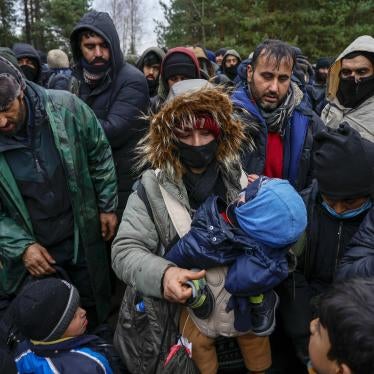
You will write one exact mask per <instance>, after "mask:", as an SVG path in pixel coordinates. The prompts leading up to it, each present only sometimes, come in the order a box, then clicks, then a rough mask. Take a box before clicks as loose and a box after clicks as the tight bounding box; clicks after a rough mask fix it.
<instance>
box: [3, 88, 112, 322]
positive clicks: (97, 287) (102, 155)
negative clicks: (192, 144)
mask: <svg viewBox="0 0 374 374" xmlns="http://www.w3.org/2000/svg"><path fill="white" fill-rule="evenodd" d="M26 96H27V97H28V99H29V102H30V104H31V105H32V106H33V108H34V110H37V111H40V112H41V113H44V115H43V116H35V118H37V117H38V118H40V117H41V118H43V120H47V121H48V123H49V125H50V126H51V130H52V133H53V138H54V142H55V144H56V148H57V150H58V152H59V154H60V157H61V160H62V164H63V168H64V171H65V175H66V180H67V184H68V190H69V194H70V199H71V203H72V208H73V215H74V255H75V259H76V258H77V255H78V249H79V250H84V253H85V257H86V260H87V264H88V270H89V273H90V276H91V284H92V288H93V291H94V295H95V299H96V305H97V312H98V316H99V319H103V318H105V317H106V315H107V313H108V310H109V297H110V283H109V269H108V260H107V253H106V248H105V244H104V242H103V240H102V237H101V226H100V220H99V212H114V211H115V209H116V207H117V181H116V174H115V169H114V163H113V159H112V154H111V148H110V146H109V143H108V141H107V139H106V137H105V135H104V131H103V130H102V128H101V126H100V123H99V122H98V120H97V119H96V117H95V115H94V114H93V112H92V111H91V109H90V108H89V107H88V106H87V105H85V104H84V103H83V102H82V101H81V100H80V99H78V98H77V97H76V96H74V95H72V94H70V93H68V92H64V91H52V90H48V91H47V90H45V89H43V88H41V87H39V86H37V85H35V84H31V83H28V84H27V89H26ZM35 242H37V241H36V239H35V237H34V234H33V228H32V223H31V220H30V216H29V213H28V211H27V208H26V206H25V203H24V201H23V198H22V196H21V194H20V191H19V189H18V187H17V183H16V181H15V179H14V177H13V174H12V172H11V170H10V168H9V166H8V164H7V161H6V159H5V157H4V155H3V154H0V261H1V264H0V265H1V268H0V294H3V295H4V294H5V295H7V294H12V293H15V292H17V289H18V287H19V285H20V284H21V282H22V281H23V279H24V277H25V275H26V268H25V267H24V265H23V262H22V255H23V253H24V251H25V249H26V248H27V247H28V246H29V245H30V244H33V243H35Z"/></svg>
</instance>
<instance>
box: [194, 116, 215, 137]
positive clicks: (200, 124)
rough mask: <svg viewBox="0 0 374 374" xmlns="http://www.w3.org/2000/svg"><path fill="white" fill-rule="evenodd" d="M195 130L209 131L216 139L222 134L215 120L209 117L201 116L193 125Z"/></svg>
mask: <svg viewBox="0 0 374 374" xmlns="http://www.w3.org/2000/svg"><path fill="white" fill-rule="evenodd" d="M193 128H194V129H205V130H209V131H210V132H211V133H212V134H213V135H214V137H215V138H216V139H217V138H218V137H219V135H220V133H221V128H220V127H219V125H218V124H217V122H216V121H215V120H214V118H213V117H212V116H209V115H200V116H199V117H198V118H196V121H195V122H194V124H193Z"/></svg>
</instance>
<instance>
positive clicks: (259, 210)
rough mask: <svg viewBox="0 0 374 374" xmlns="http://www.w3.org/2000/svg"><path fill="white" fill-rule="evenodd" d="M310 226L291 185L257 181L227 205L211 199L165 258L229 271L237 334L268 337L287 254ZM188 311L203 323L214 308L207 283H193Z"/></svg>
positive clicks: (227, 282) (189, 265)
mask: <svg viewBox="0 0 374 374" xmlns="http://www.w3.org/2000/svg"><path fill="white" fill-rule="evenodd" d="M306 224H307V214H306V209H305V205H304V202H303V200H302V198H301V197H300V195H299V194H298V193H297V192H296V190H295V189H294V188H293V187H292V186H291V185H290V183H289V182H288V181H287V180H282V179H276V178H273V179H272V178H267V177H263V176H262V177H259V178H258V179H257V180H255V181H254V182H252V183H251V184H249V185H248V187H247V188H246V189H244V190H243V191H242V192H241V193H240V195H239V197H238V199H237V200H235V201H234V202H232V203H231V204H229V205H228V206H226V205H225V204H224V202H223V201H222V200H220V199H219V198H218V197H216V196H211V197H210V198H208V199H207V200H206V202H205V203H203V204H202V205H201V206H200V208H199V209H198V210H197V212H196V213H195V215H194V217H193V220H192V224H191V230H190V231H189V232H188V233H187V234H186V235H185V236H183V237H182V238H181V239H180V240H179V241H178V243H177V244H176V245H175V246H173V248H171V249H170V251H169V252H168V253H167V254H166V256H165V257H166V258H167V259H168V260H170V261H172V262H174V263H175V264H176V265H177V266H179V267H183V268H187V269H188V268H199V269H210V268H214V267H217V266H228V271H227V275H226V278H225V283H224V287H225V289H226V290H227V291H228V292H229V293H230V294H231V295H232V297H231V299H230V302H229V305H228V310H231V309H234V314H235V322H234V326H235V329H236V330H238V331H240V332H245V331H249V330H251V331H252V333H254V334H256V335H259V336H266V335H270V334H271V332H272V331H273V330H274V327H275V308H276V306H277V304H278V296H277V295H276V293H275V292H274V291H273V288H274V287H275V286H277V285H278V284H279V283H280V282H281V281H282V280H284V279H285V278H286V277H287V275H288V270H289V269H288V262H287V258H286V257H287V254H288V252H289V249H290V247H291V245H292V244H294V243H295V242H296V241H297V240H298V238H299V237H300V235H301V234H302V233H303V231H304V230H305V228H306ZM190 286H192V287H193V291H194V292H193V295H194V296H195V297H194V298H192V299H191V300H190V302H189V307H190V308H191V309H192V311H193V312H194V314H195V315H196V316H197V317H198V318H200V319H207V318H209V316H210V315H211V312H212V310H213V308H214V303H215V300H214V297H213V295H212V293H211V292H210V290H209V286H208V285H207V284H206V281H205V280H204V278H203V280H200V281H194V282H193V283H191V284H190Z"/></svg>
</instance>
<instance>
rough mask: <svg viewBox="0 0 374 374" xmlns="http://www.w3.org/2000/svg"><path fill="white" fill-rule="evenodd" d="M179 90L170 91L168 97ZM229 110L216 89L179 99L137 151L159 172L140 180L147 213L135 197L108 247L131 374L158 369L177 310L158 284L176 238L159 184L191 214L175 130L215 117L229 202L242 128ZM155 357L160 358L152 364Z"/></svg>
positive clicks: (121, 346)
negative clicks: (120, 294) (120, 289)
mask: <svg viewBox="0 0 374 374" xmlns="http://www.w3.org/2000/svg"><path fill="white" fill-rule="evenodd" d="M196 81H197V80H195V79H194V80H189V81H184V82H180V83H184V84H189V83H191V82H192V83H191V84H192V85H193V84H195V83H196ZM185 82H186V83H185ZM206 84H208V83H206ZM177 86H178V84H175V85H174V86H173V87H172V92H174V91H175V90H176V87H177ZM232 110H233V108H232V103H231V101H230V99H229V97H228V96H227V95H226V94H224V93H223V92H222V91H220V90H218V89H215V88H203V89H198V90H191V91H188V92H185V93H180V94H179V95H178V96H176V97H174V99H173V100H170V101H167V102H166V103H165V104H164V106H163V107H162V109H161V111H160V112H158V113H157V114H155V115H153V116H152V117H151V119H150V131H149V133H148V134H147V136H146V137H145V139H144V140H143V142H142V145H141V148H140V153H141V155H142V162H143V164H146V165H149V166H150V167H151V168H152V169H160V172H159V173H158V174H157V176H156V174H155V172H154V170H147V171H146V172H144V173H143V175H142V178H141V183H142V185H143V186H144V190H145V193H146V196H147V199H148V203H149V207H150V209H151V214H150V213H149V212H148V210H147V207H146V205H145V202H144V200H142V198H140V197H139V195H138V193H137V192H134V193H133V194H132V195H131V196H130V198H129V201H128V204H127V206H126V209H125V212H124V214H123V217H122V221H121V224H120V227H119V230H118V233H117V236H116V238H115V239H114V241H113V246H112V266H113V269H114V271H115V273H116V274H117V276H118V277H119V279H121V280H122V281H124V282H125V283H126V284H127V288H126V291H125V296H124V299H123V302H122V306H121V312H120V316H119V322H118V325H117V329H116V334H115V339H114V341H115V346H116V348H117V350H118V351H119V353H120V355H121V356H122V358H123V360H124V362H125V363H126V365H127V366H128V369H129V370H130V372H133V373H153V372H155V369H156V368H161V364H162V362H163V360H164V358H165V355H166V354H167V352H168V350H169V347H170V346H171V344H174V342H175V340H174V339H175V336H176V326H177V325H178V319H179V306H178V305H177V304H170V303H167V302H165V301H164V300H163V299H162V297H163V293H162V290H161V285H162V278H163V274H164V273H165V271H166V269H167V268H168V267H170V266H174V264H173V263H172V262H170V261H168V260H166V259H165V258H163V256H164V254H165V248H168V246H170V244H171V242H172V241H173V239H175V237H176V230H175V228H174V226H173V223H172V222H171V219H170V217H169V215H168V212H167V209H166V206H165V203H164V200H163V197H162V195H161V190H160V185H161V186H162V187H163V188H165V189H166V190H167V192H168V193H169V194H170V195H172V196H173V198H175V199H177V200H178V201H179V202H180V203H181V204H182V205H183V206H184V207H185V208H186V209H187V210H188V211H189V212H191V208H190V203H189V200H188V194H187V190H186V187H185V185H184V184H183V179H182V174H183V166H182V164H181V162H180V160H179V157H178V156H177V153H176V142H177V138H176V136H175V134H174V131H173V130H174V128H175V126H176V124H179V123H181V122H185V121H186V122H187V123H191V121H193V119H194V117H195V114H196V113H198V112H204V113H210V114H212V115H213V116H214V118H215V119H216V122H217V123H218V124H219V125H220V126H221V138H220V139H219V144H218V149H217V154H216V160H217V163H218V167H219V170H220V173H221V175H222V180H223V183H224V185H225V189H226V193H227V201H231V200H233V199H234V198H235V197H236V195H237V193H238V192H239V191H240V182H239V181H240V175H241V170H240V165H239V150H240V146H241V142H242V141H243V140H244V134H243V129H242V125H241V123H240V122H239V121H237V120H235V119H234V118H233V117H232ZM139 300H143V301H144V304H145V310H146V315H144V314H141V313H137V312H136V311H135V304H136V303H137V302H139ZM172 320H174V323H172ZM163 336H164V339H163ZM160 352H161V358H160V359H158V355H159V353H160Z"/></svg>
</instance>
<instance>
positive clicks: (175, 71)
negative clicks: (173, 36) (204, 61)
mask: <svg viewBox="0 0 374 374" xmlns="http://www.w3.org/2000/svg"><path fill="white" fill-rule="evenodd" d="M174 75H184V76H185V77H186V78H187V79H194V78H199V76H198V73H197V68H196V65H195V64H194V62H193V60H192V58H191V57H190V56H188V55H187V54H185V53H183V52H175V53H172V54H170V55H168V56H167V57H166V59H165V60H164V64H163V76H164V78H165V80H168V79H169V78H170V77H172V76H174Z"/></svg>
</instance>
